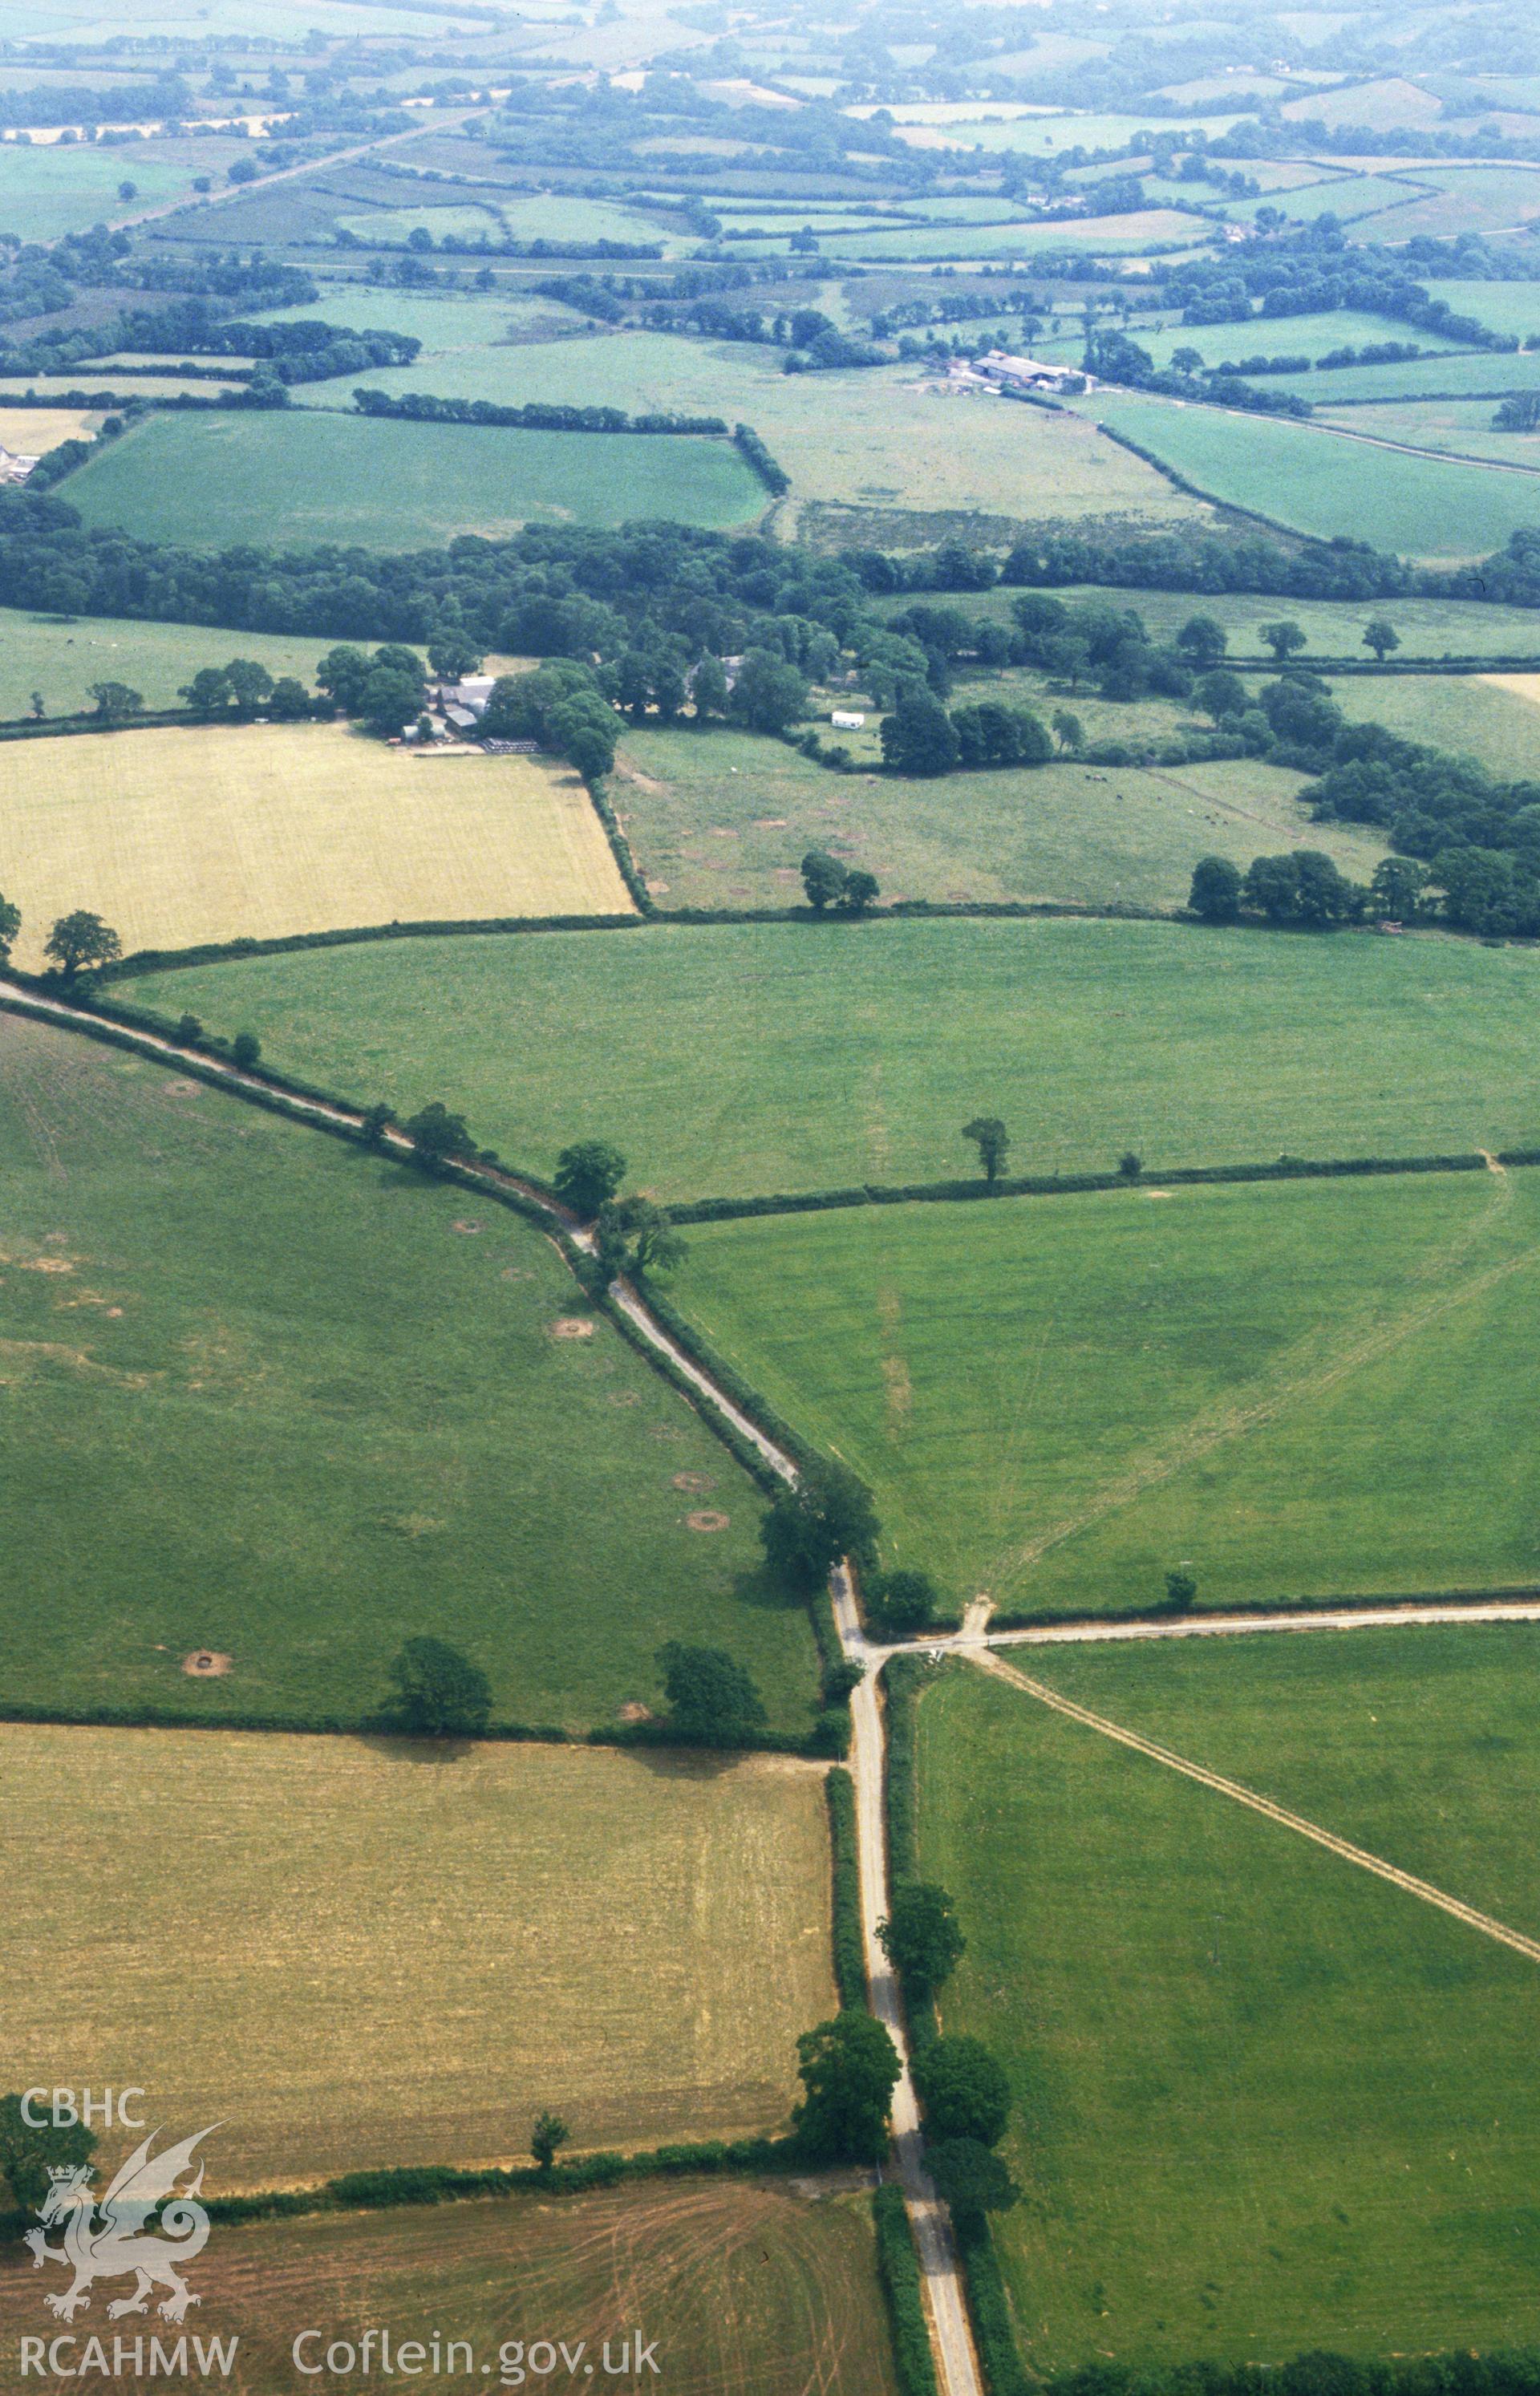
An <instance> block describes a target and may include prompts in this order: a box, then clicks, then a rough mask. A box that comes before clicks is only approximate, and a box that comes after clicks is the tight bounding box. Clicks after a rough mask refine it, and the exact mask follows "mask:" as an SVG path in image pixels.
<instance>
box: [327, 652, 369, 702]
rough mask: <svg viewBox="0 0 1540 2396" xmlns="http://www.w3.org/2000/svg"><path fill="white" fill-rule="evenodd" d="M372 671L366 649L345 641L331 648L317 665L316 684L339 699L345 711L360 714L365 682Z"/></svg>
mask: <svg viewBox="0 0 1540 2396" xmlns="http://www.w3.org/2000/svg"><path fill="white" fill-rule="evenodd" d="M369 673H370V664H369V659H368V657H367V655H366V654H365V651H364V650H363V649H358V648H354V647H352V646H351V644H349V643H347V642H342V643H340V644H339V646H337V647H336V648H335V649H328V650H327V651H326V654H325V657H324V658H323V659H321V660H320V662H319V664H318V665H317V666H316V669H315V681H316V686H317V688H318V689H320V690H324V691H325V693H326V696H327V698H328V699H335V700H336V702H337V704H338V706H339V708H340V709H341V710H342V712H343V714H344V715H357V714H359V713H360V712H362V709H363V704H364V686H365V683H366V682H367V681H368V679H369Z"/></svg>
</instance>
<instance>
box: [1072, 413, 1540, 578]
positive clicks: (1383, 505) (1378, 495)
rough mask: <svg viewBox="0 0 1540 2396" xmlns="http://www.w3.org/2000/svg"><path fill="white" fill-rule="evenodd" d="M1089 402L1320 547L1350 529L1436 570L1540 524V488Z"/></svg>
mask: <svg viewBox="0 0 1540 2396" xmlns="http://www.w3.org/2000/svg"><path fill="white" fill-rule="evenodd" d="M1346 371H1348V372H1356V371H1358V369H1356V368H1348V369H1346ZM1089 404H1090V406H1092V407H1093V408H1094V410H1095V416H1096V419H1097V420H1098V421H1099V422H1101V423H1104V424H1107V425H1109V427H1110V428H1111V430H1112V431H1113V432H1115V433H1124V434H1126V435H1127V436H1128V438H1129V439H1130V440H1133V441H1137V442H1138V443H1139V445H1140V446H1141V447H1142V448H1145V449H1148V450H1150V451H1152V452H1153V453H1154V455H1155V456H1156V457H1158V458H1161V459H1163V460H1164V461H1165V463H1166V464H1167V465H1168V466H1171V467H1174V468H1175V470H1176V472H1177V473H1180V474H1182V475H1184V476H1185V477H1186V478H1187V479H1188V481H1189V482H1190V483H1192V484H1194V485H1195V486H1197V487H1198V488H1199V489H1200V490H1202V491H1206V492H1208V493H1209V494H1210V495H1211V496H1212V497H1213V498H1215V499H1225V500H1228V501H1229V502H1230V503H1231V504H1232V505H1233V506H1236V507H1242V508H1253V509H1256V510H1258V511H1259V512H1262V513H1263V514H1265V515H1268V516H1270V517H1272V518H1273V519H1274V520H1275V521H1277V522H1280V523H1283V524H1288V525H1292V526H1294V528H1295V530H1296V531H1299V532H1304V533H1309V534H1311V535H1313V536H1314V537H1315V538H1316V539H1321V540H1327V539H1332V538H1333V537H1334V535H1336V534H1338V533H1342V532H1348V533H1351V535H1352V536H1353V538H1354V539H1358V540H1367V541H1369V542H1372V543H1373V545H1374V547H1375V548H1376V549H1382V550H1388V551H1390V552H1393V553H1395V554H1396V555H1398V556H1401V555H1404V556H1408V557H1415V558H1425V559H1427V560H1429V561H1432V560H1437V559H1444V558H1450V559H1453V558H1474V557H1484V556H1489V555H1490V554H1491V553H1492V552H1493V551H1494V550H1497V549H1503V548H1506V546H1507V539H1508V536H1509V534H1510V533H1512V532H1515V531H1517V530H1518V528H1519V527H1520V526H1540V480H1536V481H1535V482H1533V484H1532V483H1531V482H1530V481H1529V479H1528V478H1527V477H1525V476H1522V475H1519V474H1502V473H1494V472H1493V471H1492V470H1491V469H1490V468H1488V467H1483V466H1464V465H1460V464H1457V463H1455V462H1454V460H1449V461H1447V462H1446V461H1445V460H1444V459H1434V458H1414V457H1406V456H1402V455H1401V454H1400V453H1399V452H1397V451H1394V450H1388V449H1387V450H1385V451H1383V452H1376V453H1375V455H1374V458H1373V459H1366V457H1365V453H1364V451H1363V450H1362V449H1361V446H1359V444H1358V443H1357V442H1353V441H1345V440H1343V439H1342V438H1341V437H1340V435H1338V434H1335V433H1327V432H1324V431H1321V430H1318V429H1317V428H1316V427H1315V426H1313V425H1305V424H1290V423H1286V422H1281V421H1279V420H1277V419H1268V418H1263V417H1256V416H1241V415H1232V414H1229V413H1228V412H1227V411H1225V410H1222V409H1220V408H1216V407H1182V406H1172V405H1169V404H1168V403H1166V402H1163V401H1161V400H1156V399H1122V398H1114V399H1108V398H1106V397H1105V396H1104V395H1103V394H1102V393H1095V394H1094V396H1093V399H1092V401H1091V402H1090V403H1089Z"/></svg>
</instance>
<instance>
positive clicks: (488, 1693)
mask: <svg viewBox="0 0 1540 2396" xmlns="http://www.w3.org/2000/svg"><path fill="white" fill-rule="evenodd" d="M391 1679H392V1681H393V1682H394V1683H395V1686H396V1696H395V1697H394V1699H393V1701H392V1704H391V1706H390V1708H389V1714H390V1719H391V1720H392V1723H394V1724H396V1725H397V1726H398V1727H399V1728H400V1729H402V1730H405V1731H406V1732H408V1733H409V1734H410V1735H411V1737H413V1738H468V1737H473V1736H474V1734H475V1733H476V1732H478V1731H483V1730H485V1728H486V1721H487V1716H488V1715H489V1714H490V1713H491V1711H492V1690H491V1686H490V1684H489V1683H488V1681H487V1678H486V1674H485V1672H484V1671H482V1669H481V1666H480V1665H479V1664H472V1663H471V1659H470V1657H468V1656H462V1655H461V1654H460V1652H459V1649H458V1647H451V1646H450V1645H449V1644H448V1643H447V1642H446V1641H445V1640H443V1639H408V1640H407V1642H406V1644H405V1646H404V1647H403V1648H402V1651H401V1653H400V1655H399V1656H398V1657H396V1658H395V1661H394V1662H393V1663H392V1666H391Z"/></svg>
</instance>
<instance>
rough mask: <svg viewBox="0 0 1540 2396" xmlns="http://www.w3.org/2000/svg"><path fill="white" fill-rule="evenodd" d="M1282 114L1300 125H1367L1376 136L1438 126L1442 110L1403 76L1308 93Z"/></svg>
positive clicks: (1285, 106) (1287, 104) (1288, 104)
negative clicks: (1301, 123)
mask: <svg viewBox="0 0 1540 2396" xmlns="http://www.w3.org/2000/svg"><path fill="white" fill-rule="evenodd" d="M1279 113H1280V114H1281V115H1282V116H1284V117H1286V118H1293V119H1294V120H1296V121H1299V122H1308V123H1312V124H1315V123H1319V124H1322V125H1329V126H1338V125H1351V126H1354V127H1357V126H1361V125H1366V126H1369V128H1370V130H1371V131H1372V132H1374V133H1392V132H1400V131H1401V130H1402V129H1403V128H1405V129H1408V130H1411V131H1418V130H1420V129H1421V128H1422V127H1423V126H1427V125H1436V124H1437V123H1438V121H1439V118H1440V116H1441V115H1442V113H1443V110H1442V106H1441V104H1440V101H1439V100H1436V99H1435V98H1434V96H1433V94H1432V93H1431V92H1430V91H1423V90H1422V89H1421V88H1420V87H1418V86H1417V85H1416V84H1414V83H1408V82H1406V81H1405V79H1404V78H1403V77H1402V76H1401V75H1387V76H1386V77H1385V78H1384V79H1383V80H1382V81H1380V82H1377V83H1354V84H1347V85H1345V86H1344V87H1343V88H1342V89H1341V90H1339V91H1327V92H1308V93H1307V94H1306V95H1305V97H1304V98H1303V99H1300V100H1286V101H1285V102H1284V104H1283V107H1282V108H1281V111H1280V112H1279Z"/></svg>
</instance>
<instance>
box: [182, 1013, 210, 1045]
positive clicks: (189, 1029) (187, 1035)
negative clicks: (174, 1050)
mask: <svg viewBox="0 0 1540 2396" xmlns="http://www.w3.org/2000/svg"><path fill="white" fill-rule="evenodd" d="M203 1036H204V1028H203V1024H202V1021H201V1020H200V1018H198V1017H197V1016H195V1015H179V1016H178V1018H177V1044H178V1045H179V1047H182V1048H195V1047H196V1046H197V1045H198V1043H199V1041H200V1040H201V1039H202V1038H203Z"/></svg>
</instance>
